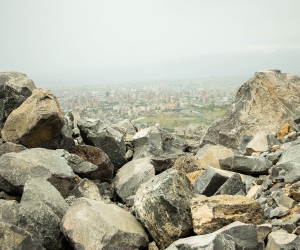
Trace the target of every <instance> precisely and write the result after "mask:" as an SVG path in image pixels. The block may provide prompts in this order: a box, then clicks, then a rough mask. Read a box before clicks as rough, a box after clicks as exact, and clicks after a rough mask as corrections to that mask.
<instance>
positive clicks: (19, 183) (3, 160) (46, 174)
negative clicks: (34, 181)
mask: <svg viewBox="0 0 300 250" xmlns="http://www.w3.org/2000/svg"><path fill="white" fill-rule="evenodd" d="M62 155H63V153H62V152H59V151H56V150H49V149H43V148H32V149H27V150H23V151H21V152H19V153H7V154H4V155H2V156H1V157H0V189H2V190H4V191H5V192H8V193H17V194H22V193H23V187H24V185H25V182H26V181H27V180H28V179H29V178H32V177H41V178H44V179H47V180H48V181H49V182H50V183H51V184H52V185H53V186H55V187H56V188H57V189H58V190H59V192H60V193H61V194H62V196H63V197H67V196H68V193H69V191H70V190H71V189H72V188H73V187H74V186H75V185H76V183H77V177H76V175H75V174H74V172H73V171H72V169H71V167H70V166H69V165H68V164H67V161H66V160H65V159H64V158H62Z"/></svg>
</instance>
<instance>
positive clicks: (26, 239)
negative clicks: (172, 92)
mask: <svg viewBox="0 0 300 250" xmlns="http://www.w3.org/2000/svg"><path fill="white" fill-rule="evenodd" d="M1 79H2V80H1ZM3 79H4V80H3ZM24 79H25V80H24ZM12 82H13V84H12ZM0 83H1V84H2V85H1V86H2V90H3V91H2V96H0V99H1V102H0V103H2V104H3V105H2V106H1V109H2V110H1V112H2V113H1V112H0V113H1V114H5V115H2V121H3V123H4V124H3V126H2V127H3V128H2V131H1V136H2V138H1V143H0V156H1V157H0V198H1V199H0V246H1V247H0V248H1V249H50V250H52V249H55V250H56V249H58V250H59V249H61V250H64V249H68V250H69V249H77V250H79V249H80V250H82V249H86V250H94V249H95V250H96V249H97V250H98V249H122V250H123V249H126V250H127V249H128V250H131V249H132V250H134V249H149V250H155V249H170V250H174V249H185V250H188V249H203V250H204V249H206V250H208V249H228V250H229V249H230V250H233V249H244V250H257V249H262V250H263V249H266V250H273V249H300V203H299V202H300V156H299V155H300V137H299V136H300V124H299V123H300V108H299V107H298V105H299V104H300V95H299V94H300V93H299V91H300V79H299V78H298V77H296V76H293V75H291V74H283V73H281V72H280V71H263V72H257V73H256V74H255V76H254V78H252V79H250V80H249V81H247V82H246V83H245V84H244V85H243V86H242V87H241V88H240V90H239V92H238V93H237V96H236V99H235V101H234V103H233V104H232V106H231V108H230V109H229V110H228V112H227V113H226V114H225V115H224V117H223V118H222V119H221V121H219V122H217V123H215V124H213V125H212V126H211V127H210V128H208V131H207V133H206V135H205V136H204V138H203V140H202V145H204V146H203V147H201V148H198V149H196V148H195V146H193V147H189V145H188V144H187V143H186V141H185V140H183V139H181V138H179V137H177V136H175V135H172V134H170V133H169V132H167V131H165V130H163V129H161V128H159V127H156V126H151V127H149V128H146V129H142V130H140V131H138V129H137V128H136V127H135V126H134V124H132V123H131V121H129V120H124V121H123V122H120V123H118V124H104V123H103V122H102V121H98V120H91V119H80V117H78V114H71V113H68V114H67V115H66V117H63V116H62V114H61V111H60V109H59V104H58V103H57V101H56V98H55V96H54V95H53V94H52V93H51V92H50V91H48V90H43V89H35V90H34V89H33V86H34V84H33V82H32V81H31V80H30V79H28V78H26V77H25V75H24V74H21V73H17V72H13V73H0ZM26 84H27V85H28V86H27V85H26ZM24 85H26V86H27V87H24ZM11 88H13V90H12V89H11ZM24 88H25V90H24ZM34 88H35V87H34ZM26 89H28V91H27V90H26ZM29 90H30V92H29ZM5 91H8V92H7V93H6V92H5ZM11 93H13V95H14V98H16V99H14V101H12V103H15V104H16V105H15V106H12V105H11V104H10V101H11V99H10V98H8V96H9V95H11ZM24 93H25V94H24ZM24 96H25V97H26V98H27V99H26V98H25V97H24ZM4 104H5V105H4ZM12 107H13V108H12ZM74 117H76V119H75V118H74Z"/></svg>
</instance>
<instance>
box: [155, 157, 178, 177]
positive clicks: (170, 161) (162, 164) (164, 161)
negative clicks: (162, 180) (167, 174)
mask: <svg viewBox="0 0 300 250" xmlns="http://www.w3.org/2000/svg"><path fill="white" fill-rule="evenodd" d="M179 157H180V156H179ZM177 159H178V155H177V154H170V155H160V156H152V157H151V164H152V165H153V166H154V168H155V174H159V173H161V172H163V171H165V170H167V169H169V168H171V167H172V166H173V165H175V162H176V161H177Z"/></svg>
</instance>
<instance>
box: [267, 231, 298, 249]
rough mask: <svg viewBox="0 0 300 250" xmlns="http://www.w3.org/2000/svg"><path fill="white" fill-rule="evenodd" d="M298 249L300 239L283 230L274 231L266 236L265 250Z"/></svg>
mask: <svg viewBox="0 0 300 250" xmlns="http://www.w3.org/2000/svg"><path fill="white" fill-rule="evenodd" d="M292 249H300V237H299V236H297V235H295V234H290V233H288V232H286V231H284V230H278V231H274V232H272V233H270V234H269V236H268V244H267V247H266V250H292Z"/></svg>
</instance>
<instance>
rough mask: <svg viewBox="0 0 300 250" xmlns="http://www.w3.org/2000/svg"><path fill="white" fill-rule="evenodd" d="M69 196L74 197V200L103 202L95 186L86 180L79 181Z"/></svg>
mask: <svg viewBox="0 0 300 250" xmlns="http://www.w3.org/2000/svg"><path fill="white" fill-rule="evenodd" d="M70 195H74V196H75V197H76V198H80V197H85V198H87V199H90V200H95V201H102V200H103V199H102V197H101V195H100V193H99V189H98V187H97V185H96V184H95V183H94V182H92V181H90V180H88V179H83V180H81V181H80V182H79V183H78V184H77V185H76V187H75V188H74V189H73V190H72V191H71V192H70Z"/></svg>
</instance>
